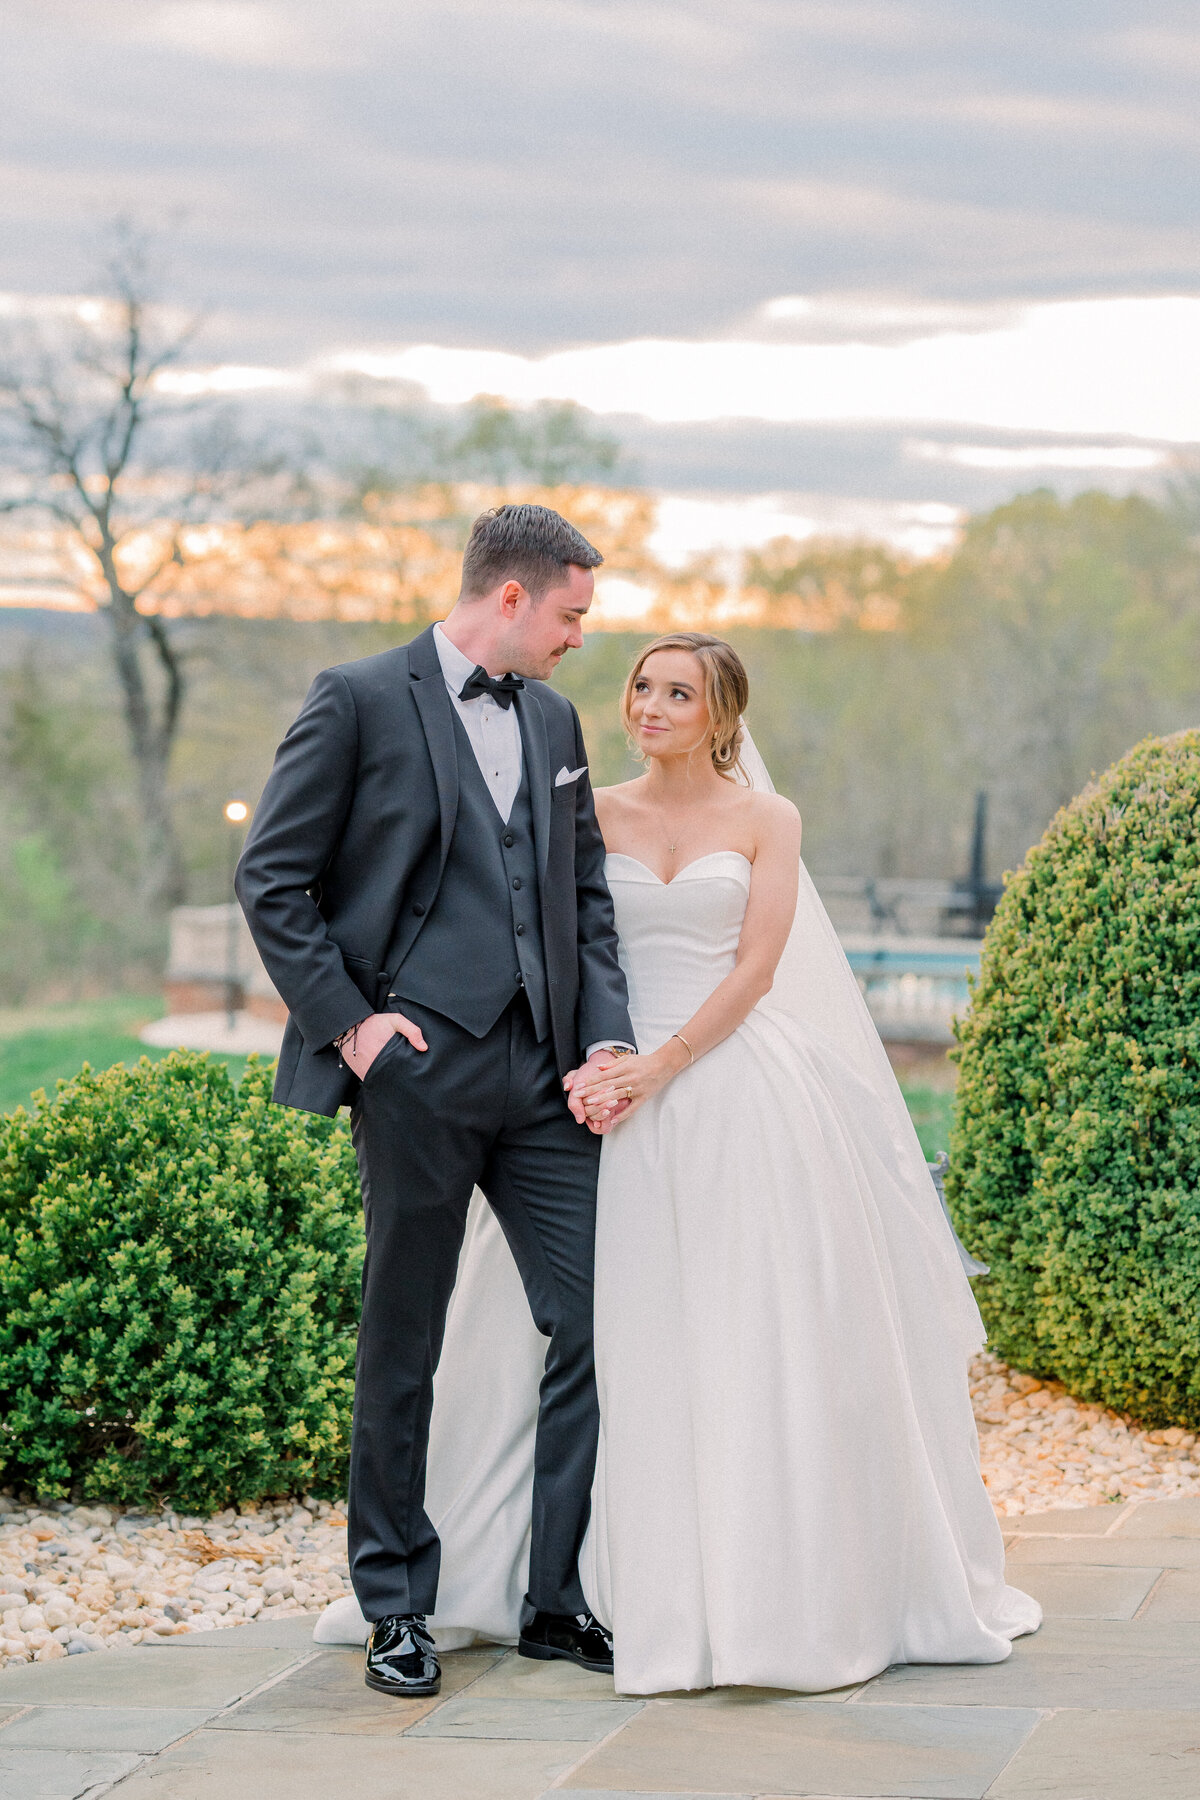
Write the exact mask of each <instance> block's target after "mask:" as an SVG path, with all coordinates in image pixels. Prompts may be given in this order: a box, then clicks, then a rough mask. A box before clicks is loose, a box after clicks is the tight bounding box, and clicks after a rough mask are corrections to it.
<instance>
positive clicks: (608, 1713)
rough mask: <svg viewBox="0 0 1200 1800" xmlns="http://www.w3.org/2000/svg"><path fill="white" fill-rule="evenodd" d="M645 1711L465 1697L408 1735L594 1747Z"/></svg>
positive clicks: (635, 1704) (630, 1703) (631, 1706)
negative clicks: (556, 1743) (575, 1744)
mask: <svg viewBox="0 0 1200 1800" xmlns="http://www.w3.org/2000/svg"><path fill="white" fill-rule="evenodd" d="M641 1710H642V1702H641V1701H638V1700H498V1699H491V1698H488V1697H487V1696H476V1695H475V1694H474V1693H471V1694H462V1695H460V1696H459V1698H458V1699H457V1700H448V1701H447V1702H446V1704H445V1705H444V1706H439V1707H438V1709H437V1711H436V1712H432V1713H430V1714H429V1716H428V1717H427V1718H424V1719H422V1720H421V1722H420V1724H419V1725H414V1726H413V1728H412V1730H411V1731H410V1732H409V1733H408V1736H409V1737H410V1738H422V1737H441V1738H510V1739H519V1740H521V1741H522V1742H526V1743H551V1742H558V1741H560V1740H561V1741H563V1742H569V1743H578V1744H585V1743H587V1744H594V1743H597V1742H598V1741H599V1739H600V1738H602V1737H607V1736H608V1734H609V1732H610V1731H619V1730H620V1728H621V1726H622V1725H627V1724H628V1723H629V1721H630V1720H631V1719H633V1718H635V1717H636V1716H637V1714H638V1713H639V1712H641Z"/></svg>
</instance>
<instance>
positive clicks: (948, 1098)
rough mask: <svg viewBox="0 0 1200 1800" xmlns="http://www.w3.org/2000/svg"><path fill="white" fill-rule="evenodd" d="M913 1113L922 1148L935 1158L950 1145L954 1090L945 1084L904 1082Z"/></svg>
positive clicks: (906, 1101) (910, 1115)
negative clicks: (931, 1084)
mask: <svg viewBox="0 0 1200 1800" xmlns="http://www.w3.org/2000/svg"><path fill="white" fill-rule="evenodd" d="M900 1091H901V1093H902V1094H903V1095H904V1100H905V1104H906V1105H907V1107H908V1113H909V1117H910V1118H911V1120H912V1122H913V1124H914V1125H915V1126H916V1128H917V1136H918V1137H919V1138H920V1140H921V1148H922V1150H923V1151H924V1152H925V1155H926V1157H927V1159H928V1160H929V1161H930V1162H932V1161H933V1160H934V1158H935V1157H936V1155H937V1153H938V1151H939V1150H949V1148H950V1121H951V1120H952V1118H953V1117H954V1094H953V1092H952V1091H951V1090H949V1089H945V1088H933V1087H918V1086H917V1085H916V1084H914V1085H913V1086H912V1087H909V1086H908V1085H907V1083H905V1082H901V1084H900Z"/></svg>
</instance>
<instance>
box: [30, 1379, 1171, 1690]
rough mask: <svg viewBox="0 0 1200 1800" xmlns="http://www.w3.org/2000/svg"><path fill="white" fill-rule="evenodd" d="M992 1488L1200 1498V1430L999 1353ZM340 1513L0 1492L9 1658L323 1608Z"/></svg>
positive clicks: (1050, 1500)
mask: <svg viewBox="0 0 1200 1800" xmlns="http://www.w3.org/2000/svg"><path fill="white" fill-rule="evenodd" d="M971 1395H972V1400H973V1402H974V1407H975V1417H976V1419H977V1421H978V1423H979V1440H980V1451H981V1460H982V1465H983V1478H984V1480H985V1482H986V1483H987V1487H988V1492H989V1493H990V1494H991V1497H992V1501H993V1504H994V1505H995V1508H996V1511H997V1512H998V1513H1000V1514H1012V1513H1024V1512H1045V1511H1048V1510H1049V1509H1050V1508H1051V1507H1059V1506H1098V1505H1101V1504H1103V1503H1104V1502H1105V1501H1112V1500H1122V1499H1139V1500H1146V1499H1152V1498H1153V1499H1168V1498H1175V1497H1177V1496H1179V1495H1184V1494H1200V1449H1198V1448H1197V1438H1196V1433H1194V1432H1188V1431H1180V1430H1178V1429H1174V1430H1170V1431H1150V1432H1146V1431H1140V1430H1138V1429H1137V1427H1136V1426H1133V1425H1131V1424H1130V1423H1129V1422H1128V1421H1127V1420H1125V1419H1123V1418H1121V1417H1120V1415H1119V1414H1117V1413H1112V1412H1106V1411H1105V1409H1104V1408H1103V1407H1100V1406H1088V1405H1085V1404H1083V1403H1082V1402H1080V1401H1077V1400H1072V1399H1071V1397H1070V1395H1069V1394H1067V1392H1066V1390H1065V1389H1064V1388H1063V1387H1062V1386H1061V1385H1060V1384H1059V1383H1057V1382H1045V1383H1043V1382H1039V1381H1034V1380H1033V1378H1032V1377H1031V1376H1028V1375H1019V1374H1017V1373H1016V1372H1015V1371H1014V1370H1011V1369H1008V1368H1006V1367H1005V1365H1004V1364H1003V1363H1002V1362H1000V1361H998V1359H997V1358H995V1357H993V1356H988V1355H984V1356H980V1357H978V1358H977V1359H976V1361H975V1363H974V1365H973V1367H972V1370H971ZM349 1586H350V1582H349V1570H348V1568H347V1566H346V1519H345V1511H344V1508H343V1507H340V1506H330V1505H329V1504H328V1502H326V1501H317V1500H312V1499H310V1498H308V1497H307V1496H306V1498H305V1500H304V1501H303V1502H300V1501H294V1502H286V1503H280V1504H278V1505H273V1506H261V1507H254V1506H247V1507H245V1508H243V1509H242V1511H240V1512H234V1511H233V1510H229V1511H227V1512H222V1513H218V1514H217V1516H216V1517H215V1518H213V1519H198V1518H185V1517H181V1516H180V1515H179V1514H178V1513H174V1512H169V1511H167V1512H161V1513H156V1514H154V1515H147V1514H144V1513H135V1512H128V1511H122V1509H121V1508H119V1507H112V1506H68V1505H66V1504H64V1503H62V1502H55V1503H52V1504H50V1505H48V1506H45V1507H39V1506H27V1505H23V1504H19V1503H18V1502H17V1500H16V1499H14V1498H13V1496H12V1494H11V1492H10V1493H8V1494H0V1663H3V1664H8V1663H18V1662H30V1661H35V1662H50V1661H53V1660H54V1659H55V1658H56V1657H60V1656H73V1655H78V1654H80V1653H82V1652H84V1651H88V1650H120V1649H122V1648H125V1647H127V1646H129V1645H131V1644H140V1643H142V1642H143V1641H145V1640H147V1639H153V1638H155V1637H160V1638H161V1637H173V1636H175V1635H176V1634H177V1633H179V1632H186V1631H213V1630H216V1629H218V1628H220V1627H224V1626H234V1625H241V1624H244V1623H245V1622H246V1621H247V1620H249V1619H255V1618H259V1617H261V1616H262V1615H263V1614H264V1613H265V1612H266V1611H267V1610H268V1609H270V1611H271V1614H272V1616H273V1617H275V1618H286V1617H288V1616H289V1615H295V1614H300V1613H317V1612H320V1611H321V1610H322V1608H323V1607H325V1606H326V1605H327V1604H328V1603H329V1601H330V1600H336V1599H337V1598H338V1597H339V1596H340V1595H342V1594H344V1593H347V1592H348V1591H349Z"/></svg>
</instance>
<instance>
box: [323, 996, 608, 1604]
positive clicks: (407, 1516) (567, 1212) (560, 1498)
mask: <svg viewBox="0 0 1200 1800" xmlns="http://www.w3.org/2000/svg"><path fill="white" fill-rule="evenodd" d="M398 1009H399V1010H400V1011H402V1012H403V1013H404V1014H405V1016H406V1017H408V1018H411V1019H413V1020H414V1021H415V1022H416V1023H417V1024H419V1025H420V1027H421V1030H422V1032H423V1033H424V1036H425V1041H426V1043H427V1044H428V1046H429V1048H428V1049H427V1050H425V1051H420V1050H416V1049H414V1048H413V1046H412V1045H411V1044H410V1043H409V1042H408V1040H407V1039H406V1038H403V1037H401V1036H399V1035H396V1036H395V1037H393V1038H391V1039H389V1041H388V1042H387V1043H386V1044H385V1045H384V1047H383V1049H382V1050H381V1051H380V1052H379V1054H378V1055H377V1057H376V1058H375V1061H374V1062H373V1063H372V1064H371V1066H370V1068H369V1069H368V1070H367V1074H366V1078H365V1080H364V1081H363V1083H362V1086H361V1088H360V1090H359V1093H358V1095H357V1097H356V1100H355V1104H354V1107H353V1110H352V1119H351V1124H352V1130H353V1137H354V1147H355V1150H356V1152H357V1155H358V1166H359V1173H360V1175H361V1178H362V1192H363V1213H364V1218H365V1221H366V1236H367V1254H366V1262H365V1265H364V1268H363V1305H362V1320H361V1323H360V1326H359V1334H358V1358H357V1370H356V1382H355V1395H354V1430H353V1437H352V1440H351V1449H350V1505H349V1554H350V1575H351V1580H352V1582H353V1585H354V1592H355V1594H356V1596H357V1598H358V1602H359V1605H360V1606H361V1608H362V1611H363V1615H364V1617H366V1618H367V1619H370V1620H374V1619H382V1618H386V1617H387V1616H388V1615H389V1614H392V1613H408V1612H421V1613H432V1612H433V1611H434V1610H435V1606H436V1600H437V1585H438V1572H439V1565H440V1559H441V1546H440V1544H439V1542H438V1535H437V1531H436V1530H435V1528H434V1525H433V1523H432V1521H431V1520H430V1518H429V1516H428V1514H427V1512H426V1510H425V1471H426V1461H427V1456H428V1445H429V1421H430V1415H431V1412H432V1407H433V1378H434V1372H435V1370H436V1369H437V1364H438V1358H439V1356H440V1354H441V1348H442V1338H443V1335H444V1331H445V1323H446V1312H447V1308H448V1306H449V1303H450V1296H451V1293H452V1291H453V1288H454V1282H455V1277H456V1274H457V1269H458V1256H459V1251H460V1249H461V1246H462V1241H463V1233H464V1229H465V1225H466V1217H467V1207H468V1205H469V1203H470V1199H471V1193H472V1190H473V1188H475V1187H476V1186H478V1187H479V1188H481V1189H482V1191H483V1193H484V1195H485V1196H486V1198H487V1200H488V1201H489V1203H490V1205H491V1207H492V1209H493V1211H494V1212H495V1214H496V1217H497V1218H498V1220H499V1222H500V1225H501V1228H502V1230H503V1231H504V1235H505V1237H506V1238H507V1240H508V1243H509V1245H510V1247H511V1249H512V1253H513V1258H514V1260H515V1262H516V1265H517V1268H518V1270H519V1271H520V1275H521V1280H522V1282H523V1283H524V1287H525V1293H526V1295H527V1297H528V1300H529V1306H530V1310H531V1312H532V1314H533V1319H534V1323H535V1324H536V1326H537V1328H538V1330H539V1331H540V1332H542V1333H543V1334H544V1336H545V1337H546V1338H548V1340H549V1343H548V1346H547V1352H546V1366H545V1373H544V1376H543V1378H542V1383H541V1390H540V1408H539V1413H538V1427H537V1440H536V1450H535V1458H534V1484H533V1535H532V1545H531V1550H530V1565H529V1589H528V1593H527V1596H526V1602H525V1604H526V1613H527V1616H528V1613H529V1611H530V1610H531V1609H534V1608H536V1609H541V1610H546V1611H549V1612H557V1613H578V1612H582V1611H583V1610H584V1607H585V1605H586V1602H585V1600H584V1596H583V1590H582V1588H581V1587H580V1583H579V1572H578V1562H579V1551H580V1547H581V1545H582V1543H583V1538H584V1533H585V1531H586V1529H587V1523H588V1516H589V1509H590V1504H591V1488H592V1477H593V1472H594V1468H595V1461H596V1442H597V1435H598V1429H599V1412H598V1407H597V1403H596V1379H595V1366H594V1360H593V1349H592V1279H593V1261H594V1252H595V1234H596V1176H597V1171H598V1167H599V1161H600V1139H599V1138H598V1137H596V1136H594V1135H593V1134H592V1133H591V1132H590V1131H588V1130H587V1128H586V1127H584V1126H580V1125H577V1124H576V1123H575V1120H574V1119H573V1118H572V1117H571V1114H570V1113H569V1111H568V1110H567V1105H566V1099H565V1096H564V1094H563V1090H562V1081H561V1079H560V1077H559V1074H558V1070H557V1067H556V1065H555V1059H554V1051H553V1047H552V1045H551V1044H550V1043H549V1042H548V1041H547V1042H544V1043H539V1042H538V1040H537V1037H536V1034H535V1032H534V1027H533V1020H532V1017H531V1015H530V1012H529V1007H528V1004H527V1002H526V1000H525V998H524V996H523V995H518V996H517V998H516V999H515V1000H514V1001H513V1002H512V1004H511V1005H510V1006H509V1007H508V1008H507V1009H506V1010H505V1012H504V1013H503V1014H502V1015H501V1017H500V1018H499V1020H498V1021H497V1023H496V1024H495V1025H494V1026H493V1027H492V1029H491V1030H490V1031H489V1032H488V1033H487V1034H486V1036H484V1037H482V1038H476V1037H473V1036H472V1035H471V1034H470V1033H469V1032H467V1031H465V1030H463V1028H462V1027H461V1026H459V1025H456V1024H455V1023H454V1022H453V1021H452V1020H450V1019H447V1018H445V1017H443V1016H442V1015H441V1014H439V1013H436V1012H433V1011H432V1010H430V1009H428V1008H426V1007H424V1006H417V1005H414V1004H413V1003H412V1002H411V1001H407V1000H400V1001H399V1002H398ZM464 1429H469V1427H468V1425H467V1423H466V1422H465V1421H464Z"/></svg>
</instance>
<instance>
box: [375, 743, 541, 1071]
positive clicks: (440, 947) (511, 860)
mask: <svg viewBox="0 0 1200 1800" xmlns="http://www.w3.org/2000/svg"><path fill="white" fill-rule="evenodd" d="M454 743H455V749H456V750H457V753H458V813H457V816H456V818H455V821H454V836H453V837H452V838H451V840H450V849H449V852H448V854H447V857H446V865H445V867H444V869H443V870H442V880H441V886H440V887H439V888H438V892H437V898H436V899H435V900H434V902H433V905H432V906H431V907H430V909H429V916H428V918H427V919H426V920H425V923H424V924H423V925H422V927H421V930H420V932H419V933H418V935H417V938H416V940H415V942H414V943H413V945H412V948H411V949H410V950H409V952H408V955H407V956H406V957H405V958H404V961H403V962H402V963H401V965H400V967H399V968H398V969H397V971H396V973H395V975H393V977H392V980H391V983H390V986H391V988H392V991H393V992H394V993H395V995H396V997H397V999H401V1000H415V1001H416V1002H417V1003H418V1004H419V1005H421V1006H427V1007H429V1009H430V1011H431V1012H438V1013H441V1014H442V1015H443V1016H444V1017H445V1018H448V1019H453V1020H454V1022H455V1024H456V1025H461V1026H462V1027H463V1029H464V1030H465V1031H469V1032H471V1034H472V1035H473V1036H474V1037H485V1036H486V1035H487V1033H488V1032H489V1031H490V1030H491V1028H492V1026H493V1025H494V1024H495V1023H496V1020H497V1019H498V1018H499V1017H500V1014H501V1013H502V1012H503V1011H504V1009H505V1007H506V1006H507V1005H508V1004H509V1002H510V1001H511V1000H512V998H513V996H514V994H516V993H518V992H519V991H520V989H521V988H522V987H523V988H524V989H525V993H526V995H527V996H528V999H529V1006H530V1010H531V1012H532V1013H533V1023H534V1029H535V1030H536V1032H537V1035H538V1039H539V1041H540V1040H541V1039H543V1038H546V1037H549V1035H550V995H549V990H548V987H547V983H546V956H545V951H544V948H543V945H542V920H541V904H540V896H539V891H538V876H537V851H536V849H535V846H534V841H533V807H532V805H531V803H530V797H529V756H528V752H527V751H526V752H524V753H523V754H522V758H521V785H520V787H519V788H518V789H517V797H516V799H515V800H514V801H513V807H512V812H511V813H510V815H509V817H508V820H507V823H506V822H505V821H504V820H503V819H502V818H501V817H500V814H499V813H498V811H497V810H496V803H495V801H494V800H493V799H492V796H491V794H490V793H489V792H488V786H487V783H486V781H485V780H484V778H483V774H482V771H481V770H480V767H479V763H478V761H477V760H476V757H475V752H474V750H473V749H472V748H471V740H470V738H469V737H468V736H467V734H466V732H465V731H464V729H463V724H462V720H461V719H460V718H459V716H458V714H457V712H455V713H454Z"/></svg>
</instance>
